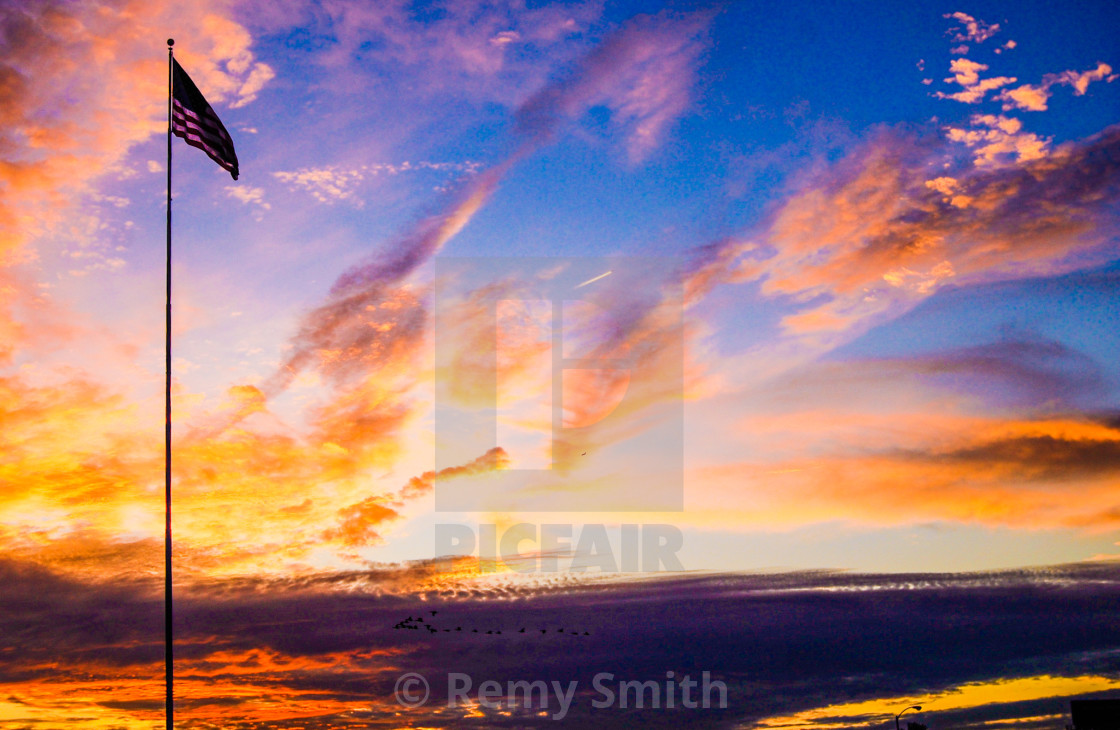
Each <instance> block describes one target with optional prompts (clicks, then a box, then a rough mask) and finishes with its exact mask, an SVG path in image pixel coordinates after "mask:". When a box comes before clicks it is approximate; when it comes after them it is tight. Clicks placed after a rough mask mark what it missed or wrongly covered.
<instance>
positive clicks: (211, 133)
mask: <svg viewBox="0 0 1120 730" xmlns="http://www.w3.org/2000/svg"><path fill="white" fill-rule="evenodd" d="M172 64H173V66H172V69H173V74H174V81H173V84H172V93H171V132H172V133H173V134H174V135H175V136H177V137H181V138H182V139H183V140H184V141H185V142H186V143H187V144H189V145H191V146H192V147H197V148H198V149H200V150H202V151H203V152H205V153H206V154H207V155H209V156H210V159H212V160H213V161H214V162H217V163H218V164H219V165H221V166H222V167H224V168H225V169H226V170H229V173H230V174H231V175H233V179H234V180H236V179H237V174H238V165H237V153H236V152H234V149H233V139H232V138H230V136H229V132H227V131H226V128H225V126H224V125H223V124H222V120H220V119H219V118H218V115H217V114H215V113H214V109H213V108H212V107H211V106H210V104H209V103H208V102H207V101H206V98H205V97H204V96H203V95H202V92H200V91H199V90H198V87H197V86H195V85H194V81H192V80H191V77H190V76H188V75H187V72H186V71H184V70H183V67H182V66H180V65H179V62H178V61H176V60H174V59H172Z"/></svg>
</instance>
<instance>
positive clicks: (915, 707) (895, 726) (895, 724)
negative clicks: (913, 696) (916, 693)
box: [894, 705, 922, 730]
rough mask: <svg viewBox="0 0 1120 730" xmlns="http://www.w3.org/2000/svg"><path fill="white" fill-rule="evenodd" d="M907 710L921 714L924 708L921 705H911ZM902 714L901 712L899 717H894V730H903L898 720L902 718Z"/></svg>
mask: <svg viewBox="0 0 1120 730" xmlns="http://www.w3.org/2000/svg"><path fill="white" fill-rule="evenodd" d="M906 710H918V711H919V712H921V710H922V706H921V705H910V706H909V707H907V708H906ZM906 710H903V711H902V712H906ZM902 712H900V713H898V714H897V715H895V716H894V730H901V728H899V726H898V718H900V717H902Z"/></svg>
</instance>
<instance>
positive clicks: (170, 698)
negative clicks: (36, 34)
mask: <svg viewBox="0 0 1120 730" xmlns="http://www.w3.org/2000/svg"><path fill="white" fill-rule="evenodd" d="M174 45H175V39H174V38H168V39H167V310H166V311H167V321H166V322H165V343H164V344H165V348H164V355H165V358H164V365H165V372H164V381H163V382H164V428H163V503H164V522H165V524H164V530H165V531H164V535H163V646H164V670H165V673H166V687H167V697H166V701H165V714H166V718H167V730H172V728H173V727H174V725H175V719H174V717H175V707H174V697H175V694H174V691H173V687H172V685H173V681H174V676H175V671H174V665H175V661H174V655H173V654H172V638H171V637H172V629H171V606H172V603H171V107H172V91H173V89H172V84H174V77H175V72H174V65H173V56H174V51H173V50H172V46H174Z"/></svg>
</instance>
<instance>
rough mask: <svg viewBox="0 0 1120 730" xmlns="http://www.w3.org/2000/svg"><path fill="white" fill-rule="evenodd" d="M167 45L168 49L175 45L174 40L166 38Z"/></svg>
mask: <svg viewBox="0 0 1120 730" xmlns="http://www.w3.org/2000/svg"><path fill="white" fill-rule="evenodd" d="M167 45H168V46H169V47H170V46H173V45H175V39H174V38H168V39H167Z"/></svg>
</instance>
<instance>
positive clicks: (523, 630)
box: [517, 629, 525, 634]
mask: <svg viewBox="0 0 1120 730" xmlns="http://www.w3.org/2000/svg"><path fill="white" fill-rule="evenodd" d="M517 633H519V634H524V633H525V629H521V630H520V631H518V632H517Z"/></svg>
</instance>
